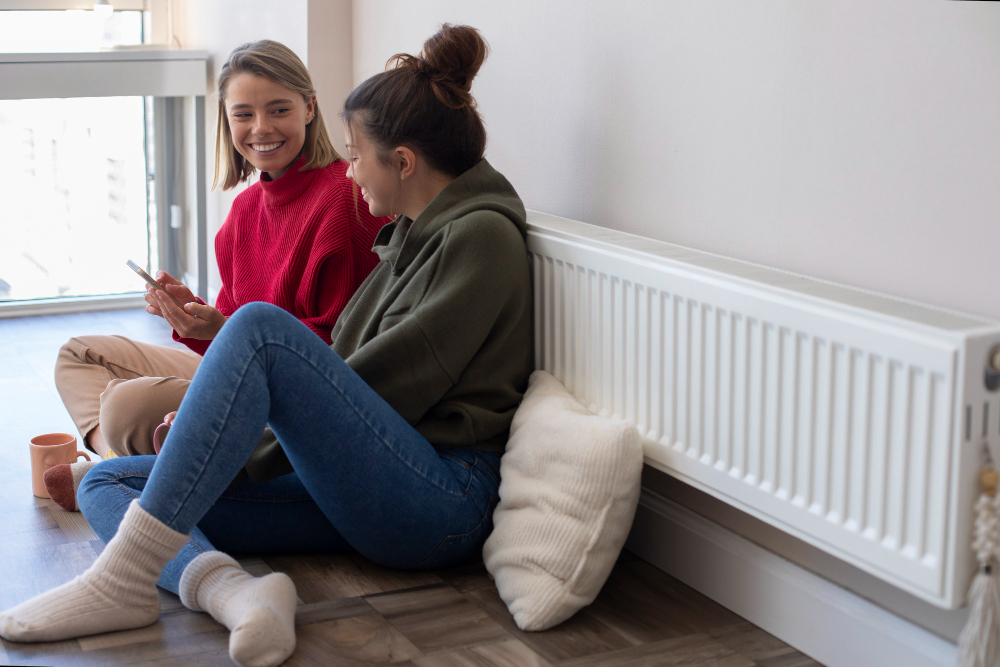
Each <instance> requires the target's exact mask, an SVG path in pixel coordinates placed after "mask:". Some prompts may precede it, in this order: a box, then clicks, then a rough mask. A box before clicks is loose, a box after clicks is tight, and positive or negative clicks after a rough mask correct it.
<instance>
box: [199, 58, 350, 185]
mask: <svg viewBox="0 0 1000 667" xmlns="http://www.w3.org/2000/svg"><path fill="white" fill-rule="evenodd" d="M238 74H254V75H256V76H264V77H267V78H268V79H270V80H271V81H274V82H275V83H277V84H280V85H282V86H284V87H285V88H288V89H290V90H294V91H295V92H297V93H299V94H300V95H302V97H303V98H305V99H306V100H307V101H308V100H309V99H310V98H312V97H313V96H314V95H316V89H315V88H313V84H312V79H311V78H310V77H309V70H307V69H306V66H305V65H303V64H302V61H301V60H299V57H298V56H297V55H295V53H294V52H292V50H291V49H289V48H288V47H287V46H285V45H284V44H281V43H279V42H274V41H271V40H269V39H262V40H260V41H257V42H248V43H246V44H243V45H241V46H238V47H236V48H235V49H233V52H232V53H230V54H229V58H228V60H226V64H225V65H223V66H222V71H221V72H219V86H218V91H219V122H218V125H217V127H216V132H215V177H214V178H213V180H212V189H213V190H214V189H215V188H216V187H217V186H218V185H219V184H220V182H221V185H222V189H223V190H228V189H230V188H233V187H236V186H237V185H238V184H240V183H243V182H245V181H246V180H247V179H248V178H250V177H251V176H253V175H254V174H255V173H257V168H256V167H254V166H253V165H252V164H250V162H249V161H248V160H247V159H246V158H245V157H243V156H242V155H240V153H239V151H237V150H236V147H235V146H234V145H233V135H232V132H231V131H230V129H229V117H228V115H227V114H226V86H227V85H228V84H229V80H230V79H231V78H232V77H234V76H236V75H238ZM314 114H315V115H314V117H313V120H312V122H311V123H309V124H308V125H306V139H305V143H304V144H303V146H302V152H303V153H304V154H305V156H306V162H305V164H304V165H302V167H301V170H302V171H306V170H308V169H322V168H323V167H325V166H327V165H328V164H330V163H331V162H334V161H335V160H340V159H342V158H341V157H340V155H338V154H337V151H336V149H334V147H333V143H332V142H331V141H330V135H329V134H328V133H327V131H326V123H325V122H324V121H323V114H322V113H320V110H319V102H316V105H315V109H314ZM220 167H221V169H220ZM223 170H224V172H225V173H224V174H222V179H221V181H220V178H219V176H220V171H223Z"/></svg>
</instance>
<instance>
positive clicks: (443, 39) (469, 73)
mask: <svg viewBox="0 0 1000 667" xmlns="http://www.w3.org/2000/svg"><path fill="white" fill-rule="evenodd" d="M488 54H489V46H488V45H487V44H486V40H484V39H483V38H482V36H480V34H479V31H478V30H476V29H475V28H472V27H470V26H466V25H450V24H448V23H445V24H444V25H442V26H441V29H440V30H438V31H437V33H435V34H434V35H433V36H432V37H431V38H430V39H428V40H427V41H426V42H424V48H423V50H422V51H421V52H420V57H419V58H418V60H422V61H424V63H426V65H425V69H424V70H423V71H425V72H426V73H427V74H428V75H429V76H432V77H435V75H436V76H437V77H440V79H439V80H445V81H449V82H451V83H453V84H454V86H455V87H457V88H458V89H459V90H462V91H464V92H466V93H468V92H469V91H470V90H472V80H473V79H474V78H475V77H476V74H478V73H479V68H480V67H482V65H483V61H485V60H486V56H487V55H488Z"/></svg>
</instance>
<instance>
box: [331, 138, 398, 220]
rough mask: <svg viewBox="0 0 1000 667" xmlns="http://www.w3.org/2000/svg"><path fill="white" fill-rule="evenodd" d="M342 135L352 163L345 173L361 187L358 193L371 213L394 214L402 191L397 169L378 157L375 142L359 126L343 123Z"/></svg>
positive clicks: (396, 211)
mask: <svg viewBox="0 0 1000 667" xmlns="http://www.w3.org/2000/svg"><path fill="white" fill-rule="evenodd" d="M344 138H345V143H346V144H347V152H348V154H349V160H350V163H351V166H350V167H348V169H347V177H348V178H351V179H353V180H354V182H355V183H357V184H358V186H360V187H361V196H362V197H364V200H365V203H366V204H368V210H369V211H371V214H372V215H394V214H397V213H401V212H402V211H399V210H396V209H397V204H398V200H399V197H400V191H401V183H402V181H401V179H400V173H399V170H398V169H396V168H393V165H392V164H386V162H385V161H384V160H382V159H380V158H379V156H378V153H377V149H376V146H375V144H373V143H372V142H371V141H369V139H368V137H366V136H365V133H364V132H363V131H361V130H360V129H358V128H355V129H354V131H352V128H351V127H349V126H347V125H346V124H345V125H344Z"/></svg>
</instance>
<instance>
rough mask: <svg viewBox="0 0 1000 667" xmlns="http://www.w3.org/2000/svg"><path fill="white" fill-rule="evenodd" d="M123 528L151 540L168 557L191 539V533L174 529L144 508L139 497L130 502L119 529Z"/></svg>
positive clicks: (172, 555) (171, 556) (173, 554)
mask: <svg viewBox="0 0 1000 667" xmlns="http://www.w3.org/2000/svg"><path fill="white" fill-rule="evenodd" d="M122 529H126V530H130V531H135V532H137V533H139V534H140V535H142V536H143V537H145V538H146V539H148V540H150V541H151V542H153V543H154V544H155V545H156V546H159V547H160V549H158V550H157V551H161V552H162V553H163V554H166V555H167V558H168V559H169V558H173V557H174V556H175V555H176V554H177V552H178V551H179V550H180V548H181V547H182V546H184V545H185V544H186V543H187V541H188V539H190V535H185V534H184V533H180V532H178V531H176V530H174V529H173V528H171V527H170V526H168V525H167V524H165V523H163V522H162V521H160V520H159V519H157V518H156V517H155V516H153V515H152V514H150V513H149V512H147V511H146V510H145V509H143V507H142V505H140V504H139V499H138V498H137V499H135V500H133V501H132V502H131V503H129V506H128V509H127V510H126V511H125V517H124V518H123V519H122V522H121V525H119V527H118V530H119V531H121V530H122Z"/></svg>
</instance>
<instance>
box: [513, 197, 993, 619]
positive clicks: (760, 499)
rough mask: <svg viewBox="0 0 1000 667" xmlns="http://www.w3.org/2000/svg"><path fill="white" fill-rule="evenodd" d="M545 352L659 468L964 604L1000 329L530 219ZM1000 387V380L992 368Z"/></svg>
mask: <svg viewBox="0 0 1000 667" xmlns="http://www.w3.org/2000/svg"><path fill="white" fill-rule="evenodd" d="M528 222H529V225H528V227H529V234H528V250H529V252H530V253H531V258H532V272H533V279H534V298H535V333H536V338H535V363H536V366H537V367H538V368H543V369H545V370H547V371H550V372H551V373H553V374H554V375H555V376H556V377H557V378H559V379H560V380H562V382H563V383H564V384H565V385H566V387H567V388H568V389H569V391H571V392H572V393H573V394H574V395H575V396H576V397H577V398H578V399H580V401H581V402H582V403H583V404H584V405H587V406H588V407H589V408H590V409H591V410H592V411H593V412H596V413H600V414H606V415H614V416H617V417H622V418H625V419H628V420H629V421H632V422H633V423H635V424H637V425H638V427H639V429H640V432H642V433H643V434H644V435H645V438H646V440H645V453H646V461H647V463H649V464H650V465H652V466H655V467H657V468H659V469H662V470H664V471H666V472H668V473H670V474H672V475H674V476H676V477H678V478H680V479H683V480H685V481H686V482H688V483H690V484H692V485H694V486H696V487H698V488H700V489H702V490H704V491H707V492H709V493H711V494H713V495H715V496H717V497H719V498H721V499H723V500H725V501H727V502H729V503H730V504H732V505H734V506H736V507H739V508H740V509H742V510H745V511H746V512H749V513H750V514H752V515H754V516H756V517H758V518H760V519H762V520H764V521H767V522H768V523H770V524H773V525H775V526H778V527H780V528H782V529H783V530H785V531H787V532H788V533H790V534H793V535H795V536H797V537H799V538H801V539H803V540H805V541H807V542H809V543H811V544H813V545H815V546H817V547H819V548H821V549H823V550H824V551H826V552H828V553H830V554H833V555H835V556H837V557H839V558H842V559H843V560H845V561H848V562H850V563H852V564H853V565H855V566H857V567H859V568H861V569H863V570H865V571H867V572H869V573H871V574H873V575H875V576H877V577H879V578H881V579H884V580H885V581H888V582H890V583H892V584H893V585H895V586H898V587H899V588H901V589H903V590H906V591H909V592H910V593H913V594H914V595H917V596H919V597H921V598H923V599H925V600H927V601H929V602H932V603H934V604H936V605H939V606H942V607H948V608H954V607H957V606H959V605H961V604H962V602H963V601H964V597H965V591H966V589H967V587H968V584H969V581H970V578H971V576H972V573H973V572H974V568H975V562H974V557H973V555H972V552H971V549H970V547H969V542H970V539H971V529H972V520H973V504H974V502H975V497H976V495H977V494H978V482H977V474H978V466H979V463H980V460H981V452H982V451H983V443H984V442H985V443H987V444H988V446H989V447H990V450H991V451H992V453H993V456H994V458H995V459H996V460H998V461H1000V393H998V392H997V391H995V390H990V389H988V388H987V386H986V380H987V376H988V375H989V372H988V371H987V358H988V356H989V354H990V351H991V350H992V349H993V348H994V346H997V345H1000V323H997V322H993V321H989V320H985V319H981V318H977V317H973V316H968V315H963V314H960V313H954V312H950V311H944V310H941V309H936V308H932V307H929V306H923V305H920V304H917V303H912V302H907V301H902V300H899V299H893V298H890V297H886V296H882V295H879V294H874V293H870V292H865V291H861V290H857V289H852V288H848V287H843V286H840V285H836V284H832V283H828V282H824V281H819V280H814V279H810V278H806V277H803V276H799V275H795V274H790V273H787V272H783V271H778V270H775V269H769V268H766V267H762V266H758V265H754V264H749V263H746V262H741V261H738V260H732V259H727V258H724V257H719V256H716V255H711V254H708V253H702V252H697V251H693V250H690V249H687V248H683V247H680V246H675V245H671V244H668V243H662V242H658V241H653V240H650V239H644V238H640V237H636V236H632V235H629V234H625V233H622V232H616V231H613V230H608V229H604V228H600V227H594V226H592V225H587V224H584V223H580V222H575V221H572V220H566V219H563V218H557V217H554V216H550V215H545V214H541V213H535V212H529V216H528ZM996 379H998V380H1000V376H997V378H996Z"/></svg>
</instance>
